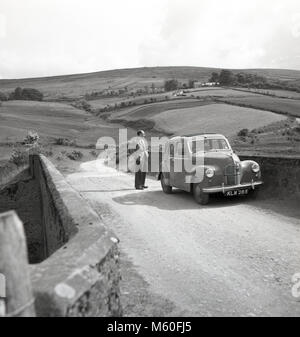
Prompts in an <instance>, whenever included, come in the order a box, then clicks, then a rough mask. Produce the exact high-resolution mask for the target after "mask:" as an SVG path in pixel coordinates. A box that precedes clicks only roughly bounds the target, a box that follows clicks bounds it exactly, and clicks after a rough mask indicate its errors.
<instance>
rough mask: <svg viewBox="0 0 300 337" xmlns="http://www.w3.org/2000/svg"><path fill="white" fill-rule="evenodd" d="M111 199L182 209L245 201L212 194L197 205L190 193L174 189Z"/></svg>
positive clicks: (231, 204)
mask: <svg viewBox="0 0 300 337" xmlns="http://www.w3.org/2000/svg"><path fill="white" fill-rule="evenodd" d="M112 200H113V201H115V202H117V203H119V204H121V205H127V206H133V205H145V206H149V207H156V208H159V209H163V210H183V209H205V208H220V207H232V206H235V205H238V204H242V203H244V202H245V201H246V198H243V197H234V198H225V197H224V196H222V195H212V196H211V200H210V203H209V204H208V205H205V206H202V205H198V204H197V203H196V202H195V201H194V199H193V196H192V195H191V194H190V193H187V192H184V191H181V190H174V191H173V193H172V194H169V195H166V194H164V193H163V192H162V191H151V190H149V191H142V192H139V193H131V194H126V195H124V196H121V197H115V198H112Z"/></svg>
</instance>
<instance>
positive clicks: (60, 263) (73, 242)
mask: <svg viewBox="0 0 300 337" xmlns="http://www.w3.org/2000/svg"><path fill="white" fill-rule="evenodd" d="M24 176H26V179H24V180H21V181H19V182H17V183H14V184H12V185H9V186H6V187H5V188H4V189H2V190H1V191H0V211H1V212H2V211H7V210H9V209H15V210H16V211H17V212H18V214H19V216H20V218H21V220H22V221H23V222H24V227H25V232H26V236H27V243H28V251H29V256H30V260H31V262H32V263H36V264H34V265H31V266H30V270H31V278H32V286H33V291H34V296H35V309H36V313H37V315H38V316H51V317H54V316H119V315H121V313H122V310H121V304H120V291H119V281H120V272H119V252H118V247H117V242H118V239H117V238H116V236H115V235H114V233H113V232H111V231H110V230H109V229H108V228H106V227H105V226H104V224H103V223H102V221H101V219H100V218H99V216H98V215H97V214H96V213H95V212H94V211H93V210H92V209H91V208H90V206H89V205H88V204H87V202H86V201H85V200H84V199H83V198H82V197H81V196H80V195H79V194H78V193H77V192H76V191H75V190H74V189H73V188H72V187H71V186H70V185H69V184H68V183H67V182H66V181H65V179H64V177H63V176H62V175H61V174H60V172H58V171H57V170H56V168H55V167H54V165H53V164H52V163H51V162H50V161H49V160H48V159H46V158H45V157H44V156H38V155H33V156H30V167H29V169H27V170H24V172H23V177H24ZM33 247H35V249H36V253H35V254H33V253H32V252H31V250H33ZM37 252H38V253H37ZM38 262H39V263H38Z"/></svg>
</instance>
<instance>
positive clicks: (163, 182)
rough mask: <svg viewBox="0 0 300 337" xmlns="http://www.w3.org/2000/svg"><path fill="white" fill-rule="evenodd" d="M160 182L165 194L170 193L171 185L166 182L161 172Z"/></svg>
mask: <svg viewBox="0 0 300 337" xmlns="http://www.w3.org/2000/svg"><path fill="white" fill-rule="evenodd" d="M160 183H161V188H162V190H163V191H164V193H166V194H171V193H172V186H170V185H167V184H166V180H165V176H164V174H163V173H162V174H161V176H160Z"/></svg>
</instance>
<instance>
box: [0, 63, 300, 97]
mask: <svg viewBox="0 0 300 337" xmlns="http://www.w3.org/2000/svg"><path fill="white" fill-rule="evenodd" d="M220 70H221V69H218V68H203V67H152V68H150V67H149V68H134V69H119V70H109V71H101V72H95V73H88V74H78V75H66V76H53V77H43V78H28V79H10V80H0V91H11V90H13V89H15V88H16V87H18V86H19V87H31V88H36V89H39V90H41V91H42V92H43V93H44V94H45V98H46V99H64V98H69V99H74V98H80V97H83V96H84V95H85V94H86V93H91V92H93V91H100V90H103V89H107V88H109V87H111V88H113V89H118V88H124V87H125V86H127V87H129V88H131V89H139V88H144V87H145V86H150V85H151V84H152V83H154V84H155V85H156V86H157V87H160V86H162V85H163V83H164V81H165V80H166V79H170V78H176V79H178V80H180V81H185V82H186V81H188V80H189V79H195V80H199V81H207V80H208V79H209V77H210V75H211V73H212V72H214V71H216V72H219V71H220ZM232 71H233V72H240V71H244V72H249V73H256V74H258V75H262V76H265V77H267V78H268V79H272V80H283V81H288V82H291V83H300V71H297V70H282V69H244V70H241V69H239V70H238V69H236V70H232Z"/></svg>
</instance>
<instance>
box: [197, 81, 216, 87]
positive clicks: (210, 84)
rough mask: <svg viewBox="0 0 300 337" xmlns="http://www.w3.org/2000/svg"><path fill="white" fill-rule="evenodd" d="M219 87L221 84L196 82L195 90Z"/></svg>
mask: <svg viewBox="0 0 300 337" xmlns="http://www.w3.org/2000/svg"><path fill="white" fill-rule="evenodd" d="M219 85H220V83H219V82H194V88H203V87H217V86H219Z"/></svg>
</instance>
